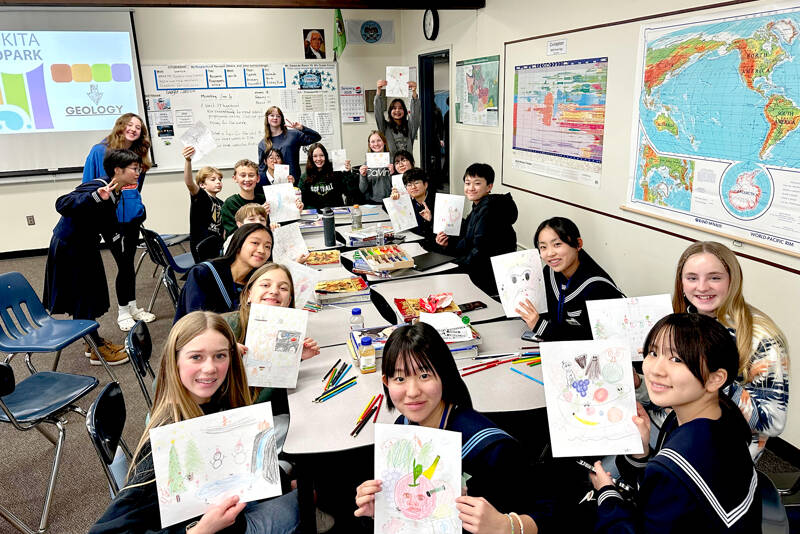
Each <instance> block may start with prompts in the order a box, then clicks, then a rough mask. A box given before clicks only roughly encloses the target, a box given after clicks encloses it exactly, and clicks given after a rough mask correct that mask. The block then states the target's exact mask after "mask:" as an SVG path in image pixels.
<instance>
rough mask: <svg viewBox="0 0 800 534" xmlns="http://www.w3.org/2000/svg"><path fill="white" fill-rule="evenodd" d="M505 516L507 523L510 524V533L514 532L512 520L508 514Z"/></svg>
mask: <svg viewBox="0 0 800 534" xmlns="http://www.w3.org/2000/svg"><path fill="white" fill-rule="evenodd" d="M506 517H507V518H508V524H509V525H510V526H511V534H514V520H513V519H511V516H510V515H509V514H506Z"/></svg>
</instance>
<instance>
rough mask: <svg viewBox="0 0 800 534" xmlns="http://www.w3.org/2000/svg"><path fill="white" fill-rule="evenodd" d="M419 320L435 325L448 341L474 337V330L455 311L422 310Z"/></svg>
mask: <svg viewBox="0 0 800 534" xmlns="http://www.w3.org/2000/svg"><path fill="white" fill-rule="evenodd" d="M419 321H420V322H421V323H428V324H429V325H431V326H432V327H434V328H435V329H436V331H437V332H439V335H441V336H442V339H444V340H445V342H447V343H450V342H454V341H469V340H470V339H472V330H470V328H469V327H468V326H467V325H465V324H464V323H463V322H462V321H461V317H459V316H458V315H456V314H455V313H453V312H442V313H427V312H420V313H419Z"/></svg>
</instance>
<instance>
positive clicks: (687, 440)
mask: <svg viewBox="0 0 800 534" xmlns="http://www.w3.org/2000/svg"><path fill="white" fill-rule="evenodd" d="M643 352H644V361H643V363H642V369H643V370H644V381H645V384H646V386H647V390H648V392H649V394H650V398H651V399H652V400H653V401H654V402H656V403H657V404H658V405H660V406H670V407H671V408H672V412H670V414H669V416H668V417H667V419H666V421H665V422H664V426H663V427H662V428H661V432H660V433H659V436H658V441H657V443H656V446H655V448H652V449H651V447H650V443H649V441H650V419H649V418H648V417H647V413H646V412H645V411H644V408H642V406H641V405H639V406H638V415H636V416H634V417H633V421H634V423H635V424H636V426H637V428H638V429H639V433H640V434H641V437H642V446H643V447H644V454H641V455H631V456H618V457H617V466H618V468H619V470H620V473H621V474H622V476H623V478H625V479H626V480H627V481H628V483H629V484H631V485H633V486H634V487H638V495H637V497H636V507H635V508H634V507H633V506H632V505H631V504H630V503H628V502H627V501H625V500H623V499H622V497H621V495H620V493H619V492H618V491H617V490H616V488H615V486H614V483H613V482H612V480H611V476H610V475H609V474H608V473H607V472H606V471H605V470H604V469H603V468H602V465H601V463H600V462H596V463H595V471H596V472H597V474H591V475H590V478H591V480H592V484H593V485H594V487H595V490H596V492H595V493H596V495H597V504H598V518H597V524H596V526H595V532H601V533H603V532H629V533H632V532H642V533H647V534H655V533H685V532H703V533H707V534H711V533H716V532H728V533H743V534H744V533H748V534H749V533H752V532H761V498H760V496H759V493H758V488H757V487H756V482H757V480H758V478H757V476H756V471H755V469H754V468H753V462H752V460H751V458H750V454H749V451H748V444H749V443H750V428H749V427H748V425H747V422H746V421H745V420H744V418H743V417H742V413H741V412H740V411H739V409H738V408H737V407H736V405H735V404H734V403H733V402H732V401H731V399H729V398H728V397H727V395H725V394H724V393H723V390H724V389H725V387H727V386H728V385H730V384H731V383H732V382H733V380H734V379H735V377H736V374H737V372H738V367H739V365H738V361H739V354H738V352H737V349H736V343H735V342H734V340H733V338H732V337H731V335H730V334H729V333H728V332H727V330H726V329H725V327H724V326H722V325H721V324H720V323H718V322H717V321H715V320H713V319H711V318H709V317H705V316H703V315H701V314H688V313H676V314H672V315H668V316H666V317H664V318H662V319H661V320H659V321H658V322H657V323H656V324H655V326H653V328H652V329H651V330H650V333H649V334H648V335H647V339H646V340H645V343H644V351H643Z"/></svg>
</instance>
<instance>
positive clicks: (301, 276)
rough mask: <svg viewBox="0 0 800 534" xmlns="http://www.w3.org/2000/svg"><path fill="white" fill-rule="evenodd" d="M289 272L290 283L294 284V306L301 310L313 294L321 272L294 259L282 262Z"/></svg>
mask: <svg viewBox="0 0 800 534" xmlns="http://www.w3.org/2000/svg"><path fill="white" fill-rule="evenodd" d="M283 265H284V266H286V268H287V269H289V272H290V273H292V283H293V284H294V307H295V309H297V310H302V309H303V306H305V305H306V302H308V301H309V300H311V299H312V297H313V296H314V288H315V287H316V285H317V282H319V280H320V278H321V276H322V275H321V273H320V272H319V271H317V270H316V269H313V268H311V267H308V266H307V265H302V264H300V263H297V262H296V261H286V262H284V263H283Z"/></svg>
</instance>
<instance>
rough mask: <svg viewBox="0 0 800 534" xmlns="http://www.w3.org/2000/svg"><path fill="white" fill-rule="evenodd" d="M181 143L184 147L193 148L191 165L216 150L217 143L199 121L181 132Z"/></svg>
mask: <svg viewBox="0 0 800 534" xmlns="http://www.w3.org/2000/svg"><path fill="white" fill-rule="evenodd" d="M181 143H183V146H185V147H187V146H193V147H194V155H193V156H192V162H193V163H196V162H198V161H200V160H201V159H203V157H204V156H206V155H208V153H209V152H211V151H212V150H214V149H215V148H217V142H216V141H214V136H212V135H211V130H209V129H208V126H206V125H205V124H203V123H202V122H201V121H197V122H195V123H194V126H192V127H191V128H189V129H188V130H186V131H185V132H183V135H182V136H181Z"/></svg>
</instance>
